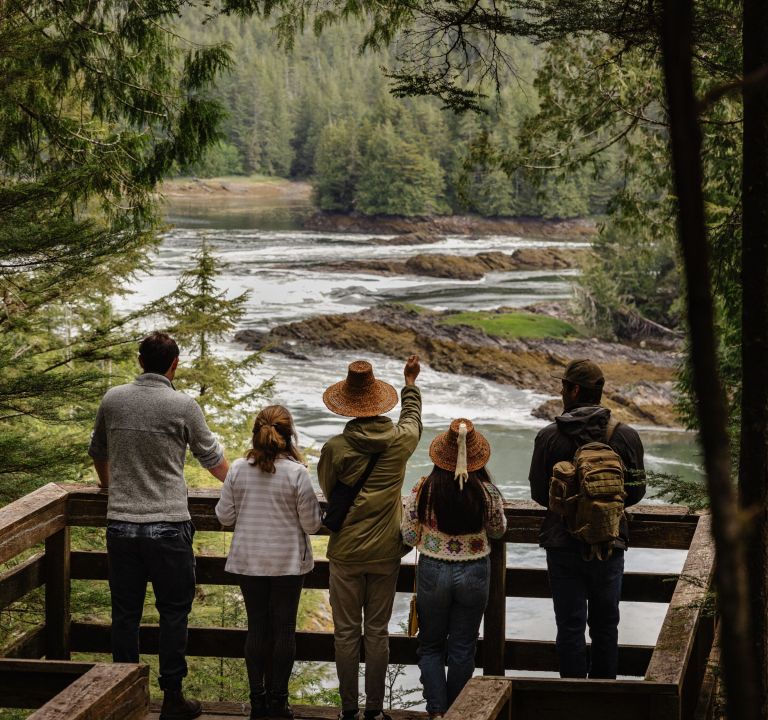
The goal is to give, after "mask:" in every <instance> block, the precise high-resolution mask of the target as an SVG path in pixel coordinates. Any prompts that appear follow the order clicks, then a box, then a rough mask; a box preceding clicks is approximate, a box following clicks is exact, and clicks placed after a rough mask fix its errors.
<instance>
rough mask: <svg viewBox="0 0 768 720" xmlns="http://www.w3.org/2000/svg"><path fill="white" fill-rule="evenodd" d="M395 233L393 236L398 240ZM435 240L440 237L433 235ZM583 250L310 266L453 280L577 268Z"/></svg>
mask: <svg viewBox="0 0 768 720" xmlns="http://www.w3.org/2000/svg"><path fill="white" fill-rule="evenodd" d="M400 237H409V236H396V237H395V238H394V239H395V240H398V239H399V238H400ZM436 237H437V238H438V239H439V238H440V236H436ZM585 252H588V251H587V250H586V249H577V248H520V249H518V250H515V251H514V252H513V253H503V252H484V253H477V254H476V255H471V256H464V255H446V254H443V253H432V254H426V253H420V254H418V255H413V256H412V257H409V258H408V259H407V260H399V259H373V260H339V261H338V262H330V263H321V264H315V265H312V266H311V269H312V270H326V271H330V272H344V273H373V274H377V275H424V276H427V277H438V278H449V279H452V280H480V279H482V278H483V277H484V276H485V274H486V273H487V272H509V271H512V270H564V269H568V268H573V267H577V266H578V265H579V261H580V259H581V257H582V256H583V254H584V253H585Z"/></svg>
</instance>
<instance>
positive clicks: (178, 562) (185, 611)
mask: <svg viewBox="0 0 768 720" xmlns="http://www.w3.org/2000/svg"><path fill="white" fill-rule="evenodd" d="M194 533H195V528H194V527H193V525H192V523H191V522H189V521H188V522H173V523H172V522H157V523H127V522H115V521H110V522H109V524H108V525H107V553H108V557H109V589H110V590H111V593H112V659H113V660H114V661H115V662H130V663H135V662H138V661H139V624H140V623H141V615H142V612H143V610H144V599H145V597H146V594H147V581H149V582H151V583H152V588H153V589H154V591H155V607H156V608H157V610H158V612H159V613H160V652H159V655H160V687H161V688H162V689H163V690H174V689H178V688H180V687H181V681H182V679H183V678H184V677H185V676H186V674H187V661H186V657H185V655H186V651H187V618H188V617H189V612H190V610H191V609H192V600H193V599H194V597H195V556H194V553H193V551H192V536H193V535H194Z"/></svg>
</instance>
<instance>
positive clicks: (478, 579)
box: [401, 418, 507, 718]
mask: <svg viewBox="0 0 768 720" xmlns="http://www.w3.org/2000/svg"><path fill="white" fill-rule="evenodd" d="M490 455H491V449H490V446H489V445H488V441H487V440H486V439H485V437H483V435H481V434H480V433H479V432H478V431H477V430H475V428H474V425H473V424H472V422H471V421H470V420H467V419H466V418H458V419H456V420H453V422H451V426H450V429H449V430H448V431H447V432H444V433H441V434H440V435H438V436H437V437H436V438H435V439H434V440H433V441H432V444H431V445H430V448H429V456H430V458H431V459H432V461H433V462H434V463H435V466H434V468H433V469H432V472H431V473H430V474H429V475H428V476H427V477H425V478H422V479H421V481H420V482H419V483H417V485H416V487H415V488H414V489H413V492H411V494H410V495H409V496H408V498H407V499H406V501H405V507H404V511H403V521H402V525H401V533H402V536H403V542H404V543H406V544H407V545H411V546H413V547H415V548H416V550H417V553H421V555H420V557H419V559H418V569H417V581H416V608H417V612H418V616H419V650H418V654H419V669H420V670H421V683H422V685H423V686H424V697H425V699H426V701H427V712H428V713H429V716H430V717H431V718H438V717H442V716H443V714H444V713H445V712H446V711H447V710H448V708H449V707H450V706H451V704H452V703H453V701H454V700H455V699H456V698H457V697H458V695H459V693H460V692H461V690H462V688H463V687H464V685H466V683H467V681H468V680H469V678H470V677H472V673H473V671H474V669H475V647H476V645H477V636H478V631H479V629H480V621H481V620H482V617H483V613H484V612H485V606H486V604H487V602H488V587H489V583H490V558H489V555H490V552H491V546H490V542H489V538H500V537H501V536H502V535H504V532H505V531H506V527H507V523H506V518H505V516H504V504H503V503H504V499H503V498H502V496H501V493H500V492H499V490H498V488H497V487H496V486H495V485H494V484H493V482H492V481H491V477H490V475H489V474H488V471H487V470H486V468H485V465H486V463H487V462H488V458H489V457H490ZM446 663H447V673H446Z"/></svg>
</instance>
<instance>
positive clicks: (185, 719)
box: [160, 688, 203, 720]
mask: <svg viewBox="0 0 768 720" xmlns="http://www.w3.org/2000/svg"><path fill="white" fill-rule="evenodd" d="M202 712H203V706H202V705H201V704H200V703H199V701H197V700H188V699H187V698H185V697H184V695H183V693H182V692H181V688H179V689H178V690H166V691H165V692H164V693H163V706H162V707H161V708H160V720H194V718H196V717H200V715H201V714H202Z"/></svg>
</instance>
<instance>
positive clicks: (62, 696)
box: [29, 663, 149, 720]
mask: <svg viewBox="0 0 768 720" xmlns="http://www.w3.org/2000/svg"><path fill="white" fill-rule="evenodd" d="M148 711H149V668H148V667H147V666H146V665H127V664H120V663H115V664H109V665H107V664H105V663H98V664H96V665H94V666H93V667H92V668H91V669H90V670H88V672H86V673H85V674H84V675H82V676H81V677H79V678H77V680H75V681H74V682H72V683H71V684H70V685H68V686H67V687H66V688H65V689H64V690H63V691H62V692H60V693H59V694H58V695H56V696H55V697H54V698H52V699H51V700H49V701H48V702H47V703H46V704H45V705H43V706H42V707H41V708H40V709H39V710H37V711H36V712H34V713H32V715H30V716H29V720H95V719H96V718H114V719H115V720H145V719H146V716H147V712H148Z"/></svg>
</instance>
